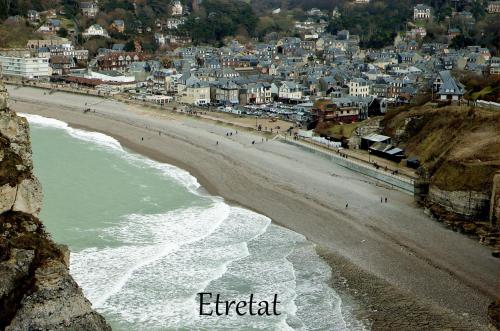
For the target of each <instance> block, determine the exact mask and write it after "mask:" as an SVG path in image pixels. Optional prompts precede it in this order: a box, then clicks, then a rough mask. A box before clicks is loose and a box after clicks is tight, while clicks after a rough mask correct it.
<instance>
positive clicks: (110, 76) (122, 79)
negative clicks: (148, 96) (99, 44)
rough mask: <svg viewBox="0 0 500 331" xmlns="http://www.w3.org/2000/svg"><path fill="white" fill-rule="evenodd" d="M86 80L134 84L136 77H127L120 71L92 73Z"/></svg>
mask: <svg viewBox="0 0 500 331" xmlns="http://www.w3.org/2000/svg"><path fill="white" fill-rule="evenodd" d="M86 78H94V79H100V80H102V81H103V82H113V83H122V84H126V83H129V84H130V83H134V82H135V77H134V76H133V75H125V74H122V73H120V72H118V71H111V70H108V71H99V72H96V71H90V72H89V73H88V75H87V77H86Z"/></svg>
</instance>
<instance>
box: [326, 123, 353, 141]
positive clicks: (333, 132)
mask: <svg viewBox="0 0 500 331" xmlns="http://www.w3.org/2000/svg"><path fill="white" fill-rule="evenodd" d="M361 124H362V123H361V122H355V123H348V124H335V125H333V126H332V127H330V128H328V129H327V130H326V134H328V135H329V136H331V137H334V138H336V139H341V138H343V137H345V138H350V137H351V136H352V134H353V133H354V131H355V130H356V129H357V128H358V127H359V126H360V125H361Z"/></svg>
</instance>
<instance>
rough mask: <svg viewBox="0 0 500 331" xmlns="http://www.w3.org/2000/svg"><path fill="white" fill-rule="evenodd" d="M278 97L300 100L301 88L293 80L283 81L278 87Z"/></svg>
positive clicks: (287, 99)
mask: <svg viewBox="0 0 500 331" xmlns="http://www.w3.org/2000/svg"><path fill="white" fill-rule="evenodd" d="M278 97H279V98H280V99H281V100H286V101H300V100H301V99H302V88H301V86H300V85H299V84H297V83H295V82H291V81H285V82H283V84H281V86H280V87H279V90H278Z"/></svg>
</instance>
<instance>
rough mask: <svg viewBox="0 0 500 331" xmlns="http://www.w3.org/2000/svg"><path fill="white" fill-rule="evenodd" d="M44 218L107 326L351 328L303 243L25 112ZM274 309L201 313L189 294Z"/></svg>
mask: <svg viewBox="0 0 500 331" xmlns="http://www.w3.org/2000/svg"><path fill="white" fill-rule="evenodd" d="M24 116H27V117H28V119H29V121H30V126H31V134H32V145H33V159H34V165H35V173H36V175H37V176H38V177H39V179H40V180H41V182H42V185H43V190H44V204H43V209H42V213H41V215H40V216H41V219H42V220H43V221H44V223H45V225H46V227H47V229H48V231H49V232H50V233H51V234H52V236H53V238H54V240H56V241H57V242H61V243H64V244H67V245H69V247H70V249H71V267H70V271H71V274H72V275H73V277H74V278H75V280H76V281H77V282H78V283H79V284H80V286H81V287H82V289H83V291H84V293H85V295H86V296H87V298H89V300H90V301H91V302H92V304H93V307H94V308H95V309H96V310H98V311H99V312H101V313H102V314H103V315H104V316H105V317H106V319H107V320H108V321H109V322H110V324H111V325H112V327H113V329H114V330H291V329H295V330H310V329H316V330H343V329H354V328H357V327H356V326H357V325H358V324H357V323H355V322H354V321H353V320H352V319H350V318H348V317H347V316H346V315H347V314H346V313H345V311H343V308H342V305H341V300H340V298H339V297H338V295H337V294H336V293H335V292H334V291H333V290H332V289H331V288H330V287H328V286H327V282H328V280H329V278H330V276H331V272H330V269H329V267H328V266H327V265H326V264H325V263H324V262H323V261H322V260H321V259H320V258H319V257H318V256H317V255H316V253H315V250H314V247H313V245H312V244H311V243H309V242H308V241H307V240H306V239H305V238H304V237H303V236H302V235H300V234H297V233H295V232H292V231H289V230H286V229H284V228H281V227H278V226H275V225H272V224H271V222H270V220H269V219H268V218H267V217H265V216H263V215H260V214H257V213H254V212H251V211H249V210H246V209H243V208H238V207H234V206H230V205H228V204H226V203H225V202H224V201H223V199H221V198H218V197H213V196H208V195H206V194H203V193H201V191H200V188H199V184H198V183H197V181H196V179H195V178H194V177H192V176H191V175H190V174H189V173H187V172H185V171H183V170H181V169H179V168H176V167H173V166H171V165H168V164H162V163H158V162H155V161H152V160H149V159H147V158H145V157H142V156H140V155H137V154H134V153H131V152H129V151H127V150H125V149H123V148H122V147H121V146H120V144H119V143H118V142H117V141H116V140H115V139H113V138H111V137H109V136H106V135H102V134H99V133H95V132H87V131H83V130H77V129H73V128H70V127H68V126H67V125H66V124H65V123H64V122H60V121H57V120H53V119H47V118H43V117H39V116H34V115H24ZM199 292H213V293H220V294H221V296H222V297H223V298H224V299H229V300H245V299H246V300H248V298H249V294H250V293H253V294H254V296H255V297H256V298H257V299H258V300H259V301H260V300H268V301H271V300H272V299H273V297H274V295H275V294H277V295H278V299H279V300H280V302H281V304H280V305H279V306H278V311H279V312H280V313H281V315H279V316H266V317H262V316H248V315H246V316H235V315H234V314H233V315H230V316H222V317H207V316H200V315H199V302H198V301H197V293H199Z"/></svg>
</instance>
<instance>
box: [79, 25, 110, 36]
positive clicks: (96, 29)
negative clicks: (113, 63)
mask: <svg viewBox="0 0 500 331" xmlns="http://www.w3.org/2000/svg"><path fill="white" fill-rule="evenodd" d="M82 36H83V37H84V38H90V37H104V38H109V34H108V31H106V29H104V28H103V27H102V26H100V25H99V24H93V25H91V26H90V27H89V28H88V29H87V30H85V31H84V32H83V33H82Z"/></svg>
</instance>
